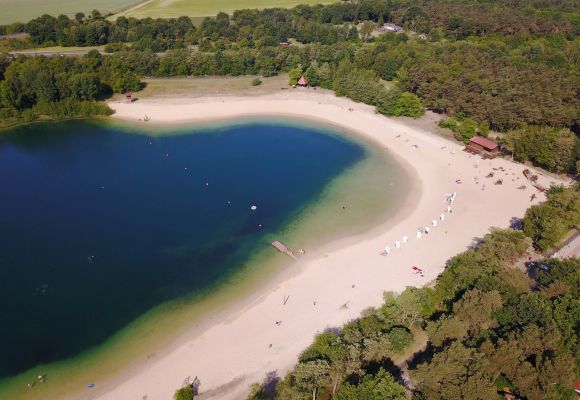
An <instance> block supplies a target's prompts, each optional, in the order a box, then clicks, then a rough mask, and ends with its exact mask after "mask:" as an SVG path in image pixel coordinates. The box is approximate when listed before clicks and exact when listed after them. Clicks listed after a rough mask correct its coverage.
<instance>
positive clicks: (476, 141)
mask: <svg viewBox="0 0 580 400" xmlns="http://www.w3.org/2000/svg"><path fill="white" fill-rule="evenodd" d="M465 151H468V152H470V153H473V154H479V155H480V156H481V157H482V158H496V157H497V156H498V154H499V145H498V144H497V143H496V142H494V141H493V140H490V139H488V138H484V137H482V136H474V137H472V138H471V139H469V143H467V146H465Z"/></svg>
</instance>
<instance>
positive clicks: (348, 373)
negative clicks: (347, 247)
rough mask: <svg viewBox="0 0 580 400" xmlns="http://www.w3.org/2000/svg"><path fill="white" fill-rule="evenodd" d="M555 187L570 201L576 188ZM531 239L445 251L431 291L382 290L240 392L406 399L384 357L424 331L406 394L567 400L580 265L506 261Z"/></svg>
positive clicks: (507, 235) (510, 235) (573, 369)
mask: <svg viewBox="0 0 580 400" xmlns="http://www.w3.org/2000/svg"><path fill="white" fill-rule="evenodd" d="M558 191H560V192H563V193H568V194H566V196H575V197H576V202H577V201H578V198H579V196H578V192H577V188H575V189H571V190H570V191H568V190H563V189H558ZM550 201H551V202H554V201H556V200H554V199H552V200H550ZM559 212H560V211H559ZM576 212H577V210H576ZM561 216H562V218H565V217H566V216H565V214H561ZM530 244H531V240H530V239H529V238H528V237H526V236H525V235H524V233H523V232H521V231H515V230H511V229H508V230H497V229H495V230H492V232H491V233H490V234H488V235H486V236H485V237H484V238H483V239H482V240H481V242H480V244H479V245H478V246H477V247H476V248H473V249H471V250H468V251H466V252H464V253H462V254H460V255H458V256H456V257H453V258H452V259H451V260H450V261H449V262H448V264H447V266H446V268H445V270H444V271H443V273H442V274H441V275H440V276H439V278H438V279H437V282H436V284H435V285H434V287H433V288H423V289H418V288H407V289H406V290H405V291H404V292H403V293H401V294H400V295H398V296H396V295H394V294H393V293H387V294H385V302H384V304H383V306H382V307H380V308H378V309H369V310H367V311H365V312H363V314H362V316H361V317H360V318H359V319H357V320H355V321H351V322H349V323H347V324H346V325H344V326H343V327H342V328H340V329H335V330H330V331H327V332H324V333H321V334H319V335H317V336H316V337H315V339H314V342H313V344H312V345H311V346H310V347H308V348H307V349H306V350H305V351H304V352H303V353H302V354H301V355H300V356H299V358H298V364H297V365H296V366H295V367H294V368H293V369H292V370H291V371H290V372H289V373H288V374H287V375H286V376H285V377H284V378H283V379H282V380H281V381H280V382H279V383H278V384H277V386H272V385H271V380H272V379H271V378H270V379H269V381H270V382H265V384H255V385H253V386H252V388H251V393H250V395H249V397H248V398H249V399H250V400H259V399H278V400H298V399H314V398H318V399H330V398H332V399H341V400H355V399H361V398H364V399H369V400H373V399H377V400H379V399H380V400H383V399H401V400H402V399H405V398H407V397H406V396H405V390H404V388H403V386H402V385H401V382H402V381H401V377H400V376H398V377H396V379H395V377H394V376H392V375H391V373H393V372H395V373H397V371H396V368H394V369H393V363H392V361H391V359H392V358H393V357H394V356H396V355H398V354H401V352H403V351H405V349H406V348H407V347H408V346H409V344H411V343H412V342H413V341H414V340H416V339H415V337H416V336H417V332H420V331H422V332H423V333H424V334H426V335H427V337H428V343H427V345H426V346H425V347H424V348H423V350H420V351H419V352H417V353H415V354H414V355H413V356H412V357H411V359H410V360H408V366H409V374H410V378H411V381H410V385H409V388H411V389H412V392H413V398H414V399H417V400H420V399H441V400H453V399H458V400H459V399H462V400H471V399H473V400H476V399H496V398H502V397H501V396H500V393H502V391H503V390H504V388H509V391H510V392H511V393H514V394H516V395H518V396H519V397H520V398H527V399H528V400H545V399H554V400H555V399H570V400H572V399H574V398H575V394H574V380H575V377H576V376H577V372H578V370H577V366H578V362H580V358H579V357H578V355H579V354H580V348H579V342H578V332H580V330H579V328H580V296H579V294H580V292H579V289H578V288H579V287H580V261H579V260H576V259H570V260H558V259H546V260H541V261H538V262H536V263H534V266H532V265H530V267H529V271H528V272H529V274H526V273H523V272H521V271H520V270H519V269H517V268H515V267H514V263H515V261H516V260H518V259H520V258H521V257H522V256H523V255H524V254H525V253H526V252H527V250H528V249H529V247H530ZM538 266H540V268H537V267H538ZM532 272H533V273H532ZM531 276H534V279H532V278H531ZM387 371H389V372H387ZM399 372H400V371H399ZM363 393H364V395H363ZM361 396H362V397H361Z"/></svg>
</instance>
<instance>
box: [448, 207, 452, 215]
mask: <svg viewBox="0 0 580 400" xmlns="http://www.w3.org/2000/svg"><path fill="white" fill-rule="evenodd" d="M447 212H448V213H449V214H451V212H452V211H451V206H447Z"/></svg>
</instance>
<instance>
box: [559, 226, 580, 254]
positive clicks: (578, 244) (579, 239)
mask: <svg viewBox="0 0 580 400" xmlns="http://www.w3.org/2000/svg"><path fill="white" fill-rule="evenodd" d="M552 257H558V258H580V232H577V233H576V234H575V235H574V236H573V237H572V238H570V239H569V240H568V241H567V242H566V244H564V246H562V247H561V248H560V250H558V251H557V252H555V253H554V254H553V255H552Z"/></svg>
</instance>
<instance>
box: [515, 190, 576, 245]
mask: <svg viewBox="0 0 580 400" xmlns="http://www.w3.org/2000/svg"><path fill="white" fill-rule="evenodd" d="M578 225H580V186H579V185H578V184H576V185H575V186H574V187H572V188H570V189H562V188H561V187H555V188H552V189H551V190H550V191H549V192H548V201H546V202H545V203H543V204H540V205H537V206H532V207H530V208H529V209H528V211H526V215H525V217H524V233H525V234H526V235H527V236H528V237H530V238H531V239H532V240H533V242H534V246H535V247H536V248H538V249H539V250H541V251H545V250H547V249H549V248H550V247H552V246H554V245H556V244H557V243H558V242H559V241H560V240H562V238H563V237H564V236H565V235H566V233H567V232H568V231H569V230H570V229H572V228H574V227H576V226H578Z"/></svg>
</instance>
